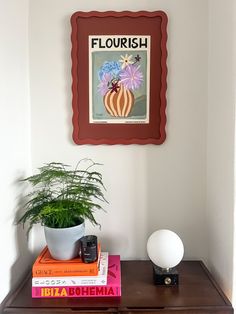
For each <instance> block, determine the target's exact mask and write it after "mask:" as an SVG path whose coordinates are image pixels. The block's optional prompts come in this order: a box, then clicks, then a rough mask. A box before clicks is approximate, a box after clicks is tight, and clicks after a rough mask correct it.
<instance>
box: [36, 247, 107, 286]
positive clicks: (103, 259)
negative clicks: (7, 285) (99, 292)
mask: <svg viewBox="0 0 236 314" xmlns="http://www.w3.org/2000/svg"><path fill="white" fill-rule="evenodd" d="M107 272H108V252H101V256H100V262H99V271H98V275H97V276H63V277H33V278H32V287H47V286H50V287H51V286H55V287H56V286H105V285H106V284H107Z"/></svg>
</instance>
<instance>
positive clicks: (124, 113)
mask: <svg viewBox="0 0 236 314" xmlns="http://www.w3.org/2000/svg"><path fill="white" fill-rule="evenodd" d="M103 103H104V105H105V108H106V110H107V112H108V113H109V114H110V115H111V116H113V117H128V115H129V113H130V112H131V110H132V108H133V106H134V95H133V93H132V92H131V90H129V89H127V88H126V87H124V85H123V84H119V86H118V88H117V89H116V90H109V91H108V92H107V93H106V94H105V95H104V97H103Z"/></svg>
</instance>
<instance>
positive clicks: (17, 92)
mask: <svg viewBox="0 0 236 314" xmlns="http://www.w3.org/2000/svg"><path fill="white" fill-rule="evenodd" d="M0 42H1V45H0V69H1V70H0V143H1V164H0V173H1V180H0V191H1V207H0V238H1V241H0V252H1V259H0V270H1V271H0V273H1V275H0V278H1V289H0V302H1V301H2V300H3V298H4V297H5V295H6V294H7V293H8V291H9V289H10V288H12V287H13V286H14V285H15V284H16V283H17V282H18V281H19V278H21V277H22V275H23V274H24V272H25V271H26V268H27V265H29V263H30V258H31V256H30V253H29V249H28V244H27V241H26V236H25V232H23V231H22V229H21V228H20V227H16V226H15V225H14V219H15V217H16V215H17V211H18V210H19V207H20V197H19V196H20V192H21V189H20V188H19V187H18V186H17V184H16V181H17V180H18V179H19V178H20V177H21V176H22V175H26V173H27V172H28V171H29V167H30V144H29V143H30V132H29V77H28V0H21V1H18V0H4V1H1V2H0Z"/></svg>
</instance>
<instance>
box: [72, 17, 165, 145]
mask: <svg viewBox="0 0 236 314" xmlns="http://www.w3.org/2000/svg"><path fill="white" fill-rule="evenodd" d="M71 25H72V36H71V40H72V53H71V55H72V94H73V95H72V96H73V98H72V108H73V119H72V121H73V139H74V142H75V143H76V144H162V143H163V142H164V140H165V138H166V133H165V125H166V115H165V109H166V87H167V86H166V76H167V66H166V58H167V50H166V41H167V32H166V27H167V16H166V14H165V13H164V12H162V11H156V12H145V11H140V12H128V11H125V12H76V13H74V14H73V15H72V17H71Z"/></svg>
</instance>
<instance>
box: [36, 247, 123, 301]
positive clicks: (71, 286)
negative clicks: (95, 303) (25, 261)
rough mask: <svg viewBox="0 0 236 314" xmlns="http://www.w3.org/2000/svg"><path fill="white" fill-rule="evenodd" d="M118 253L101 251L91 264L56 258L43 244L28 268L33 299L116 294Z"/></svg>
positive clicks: (119, 289)
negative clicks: (42, 247) (29, 268)
mask: <svg viewBox="0 0 236 314" xmlns="http://www.w3.org/2000/svg"><path fill="white" fill-rule="evenodd" d="M120 296H121V274H120V256H119V255H109V254H108V253H107V252H101V248H100V247H99V252H98V259H97V261H96V262H93V263H83V262H82V260H81V259H80V258H75V259H72V260H69V261H58V260H55V259H53V258H52V257H51V255H50V253H49V250H48V248H47V247H45V248H44V250H43V251H42V252H41V253H40V254H39V256H38V257H37V259H36V261H35V262H34V264H33V267H32V297H33V298H71V297H73V298H75V297H76V298H81V297H120Z"/></svg>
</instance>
